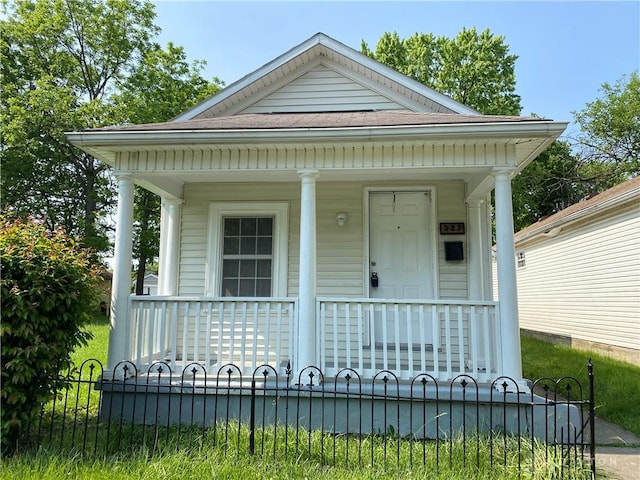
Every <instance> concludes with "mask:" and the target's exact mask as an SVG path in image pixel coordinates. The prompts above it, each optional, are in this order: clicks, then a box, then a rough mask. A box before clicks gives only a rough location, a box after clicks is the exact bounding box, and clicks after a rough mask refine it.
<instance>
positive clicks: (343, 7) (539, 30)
mask: <svg viewBox="0 0 640 480" xmlns="http://www.w3.org/2000/svg"><path fill="white" fill-rule="evenodd" d="M155 3H156V11H157V18H156V24H157V25H158V26H160V27H161V28H162V33H161V35H160V39H159V40H160V42H161V43H163V44H164V43H166V42H168V41H172V42H174V43H175V44H178V45H182V46H183V47H185V50H186V52H187V54H188V55H189V58H190V59H192V60H194V59H201V60H206V61H207V69H206V71H205V74H206V76H207V77H213V76H217V77H218V78H220V79H221V80H223V81H224V82H225V83H226V84H227V85H229V84H231V83H233V82H235V81H236V80H238V79H240V78H242V77H243V76H244V75H246V74H248V73H250V72H252V71H253V70H255V69H257V68H259V67H261V66H262V65H264V64H265V63H267V62H269V61H270V60H272V59H273V58H275V57H277V56H278V55H280V54H282V53H284V52H285V51H287V50H289V49H290V48H291V47H293V46H295V45H297V44H299V43H301V42H302V41H304V40H306V39H307V38H309V37H311V36H312V35H314V34H315V33H317V32H323V33H326V34H327V35H330V36H332V37H333V38H335V39H336V40H338V41H340V42H342V43H344V44H346V45H348V46H350V47H352V48H354V49H356V50H359V49H360V42H361V40H363V39H364V40H365V41H367V42H368V44H369V46H370V47H371V48H375V44H376V42H377V40H378V39H379V38H380V36H381V35H382V34H383V33H384V32H386V31H396V32H397V33H398V35H400V37H402V38H404V37H408V36H410V35H412V34H413V33H415V32H424V33H429V32H431V33H433V34H435V35H445V36H448V37H454V36H455V35H457V34H458V32H460V30H462V28H463V27H466V28H471V27H476V28H477V29H478V30H483V29H485V28H489V30H490V31H491V32H492V33H493V34H495V35H503V36H504V37H505V42H506V43H507V44H508V45H509V47H510V53H513V54H516V55H518V57H519V58H518V60H517V62H516V79H517V93H518V94H519V95H520V96H521V97H522V106H523V110H522V113H523V114H525V115H528V114H530V113H536V114H538V115H541V116H544V117H547V118H552V119H554V120H566V121H570V120H572V118H573V116H572V113H571V112H572V111H576V110H581V109H583V108H584V107H585V105H586V103H587V102H590V101H593V100H595V99H596V98H598V96H600V93H599V91H598V90H599V88H600V86H601V84H602V83H603V82H609V83H614V82H615V81H616V80H618V79H619V78H620V77H621V76H622V75H624V74H628V73H631V72H632V71H634V70H637V69H638V68H640V2H638V1H625V2H593V1H588V2H584V1H583V2H568V1H555V2H552V1H535V2H526V1H509V2H507V1H499V2H483V1H474V2H460V1H448V2H445V1H424V0H423V1H410V2H401V1H384V2H383V1H368V2H365V1H359V2H338V1H322V2H307V1H289V2H270V1H263V2H244V1H233V2H223V1H177V0H174V1H166V0H157V1H155Z"/></svg>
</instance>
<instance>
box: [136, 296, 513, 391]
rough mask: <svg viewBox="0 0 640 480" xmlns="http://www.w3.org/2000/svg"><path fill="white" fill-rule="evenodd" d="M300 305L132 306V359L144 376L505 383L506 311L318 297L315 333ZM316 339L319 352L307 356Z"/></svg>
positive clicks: (154, 302) (152, 302) (292, 301)
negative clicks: (197, 369) (185, 372)
mask: <svg viewBox="0 0 640 480" xmlns="http://www.w3.org/2000/svg"><path fill="white" fill-rule="evenodd" d="M298 305H299V302H298V299H297V298H229V297H198V298H185V297H174V296H157V297H149V296H132V297H130V300H129V310H130V318H131V322H130V331H129V334H128V335H127V336H126V345H125V351H124V352H123V353H124V358H129V359H131V361H132V362H133V363H134V364H135V366H136V368H137V369H138V371H139V372H146V371H147V369H148V368H149V367H150V366H151V365H153V364H154V363H155V362H166V363H167V364H168V365H169V366H170V367H171V369H172V370H173V371H178V370H181V369H182V368H184V367H185V366H186V365H189V364H191V363H198V364H201V365H202V366H203V367H205V369H207V370H209V371H215V370H217V369H218V368H220V367H222V366H223V365H226V364H233V365H235V366H236V367H237V368H238V369H239V370H240V373H241V374H242V375H245V376H250V375H252V374H253V372H254V371H255V369H256V368H257V367H259V366H260V365H270V366H271V367H273V368H275V369H277V370H278V372H279V373H280V374H284V372H285V370H286V369H287V367H290V368H292V369H293V371H294V372H299V371H300V370H301V369H303V368H305V367H307V366H314V367H317V368H319V369H320V370H321V371H322V372H324V374H325V375H326V376H328V377H335V376H336V375H337V374H338V372H339V371H340V370H342V369H344V368H350V369H353V370H354V371H355V372H357V373H358V374H359V375H361V376H362V377H363V378H372V377H373V376H374V375H375V374H376V373H377V372H379V371H381V370H387V371H389V372H391V373H393V374H394V375H396V376H397V377H398V378H399V379H403V380H409V379H411V378H414V377H416V376H417V375H418V374H429V375H431V376H433V378H435V379H437V380H438V381H450V380H451V379H452V378H454V377H456V376H458V375H462V374H468V375H471V376H473V377H474V378H475V379H477V380H478V381H479V382H481V383H490V382H492V381H493V380H494V379H496V378H498V377H500V376H501V375H503V374H504V372H503V368H502V365H503V359H502V357H501V355H500V354H499V352H500V351H502V348H501V347H502V342H503V336H502V334H501V324H500V315H499V313H498V303H497V302H490V301H455V302H453V301H446V300H398V299H395V300H392V299H371V298H339V297H318V298H316V301H315V312H316V314H315V316H314V317H313V318H312V319H311V322H312V323H313V325H312V328H307V326H308V325H307V322H308V319H306V318H300V317H299V315H300V311H299V308H298ZM309 331H315V332H316V335H315V336H314V337H313V338H312V339H311V340H312V341H313V345H314V351H312V352H309V351H304V352H303V351H301V349H302V348H305V347H304V346H301V345H306V344H308V338H306V337H307V336H308V335H309V334H310V332H309Z"/></svg>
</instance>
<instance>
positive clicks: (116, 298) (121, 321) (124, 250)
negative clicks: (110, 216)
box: [107, 175, 133, 369]
mask: <svg viewBox="0 0 640 480" xmlns="http://www.w3.org/2000/svg"><path fill="white" fill-rule="evenodd" d="M117 179H118V210H117V214H116V237H115V248H114V265H113V280H112V284H111V323H110V326H109V352H108V359H107V360H108V362H107V363H108V368H111V369H113V368H114V367H115V366H116V364H117V363H118V362H120V361H121V360H129V359H128V358H126V357H127V355H128V348H127V345H128V342H129V338H128V337H129V335H128V329H129V325H130V322H131V319H130V318H129V295H130V294H131V255H132V247H133V242H132V238H133V236H132V229H133V180H132V179H131V178H130V177H129V176H127V175H118V176H117Z"/></svg>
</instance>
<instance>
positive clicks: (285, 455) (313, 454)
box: [0, 427, 589, 480]
mask: <svg viewBox="0 0 640 480" xmlns="http://www.w3.org/2000/svg"><path fill="white" fill-rule="evenodd" d="M236 428H237V427H233V429H234V430H235V429H236ZM239 432H240V434H238V437H237V438H239V439H240V441H238V442H236V441H235V440H230V441H228V442H226V441H225V440H224V438H223V436H222V432H221V430H218V434H217V437H216V433H215V432H214V433H212V432H211V431H210V430H209V431H207V433H205V434H204V436H198V433H196V434H195V440H194V439H193V438H192V437H191V432H190V433H186V434H185V432H184V431H183V437H180V434H178V436H177V437H175V438H172V439H170V440H168V441H166V442H164V443H162V442H161V445H160V446H158V447H157V450H156V451H155V452H153V453H154V454H153V455H150V453H151V450H146V451H145V450H142V449H135V450H134V451H133V452H132V453H129V454H125V455H108V456H107V455H104V456H98V457H96V458H94V459H89V458H83V457H82V456H80V455H73V454H71V455H69V454H60V453H57V452H46V451H40V452H38V453H36V454H22V455H20V456H16V457H11V458H7V459H5V460H4V462H3V469H2V471H0V479H2V480H4V479H6V480H13V479H16V480H17V479H22V478H39V479H42V480H59V479H60V478H82V479H105V480H107V479H108V480H121V479H122V480H133V479H158V478H161V479H180V480H185V479H200V478H225V479H242V480H246V479H254V478H260V479H262V478H278V479H281V478H296V479H297V478H300V479H302V478H314V479H319V480H322V479H328V480H341V479H354V478H365V479H397V478H408V479H410V478H424V479H436V478H438V479H444V478H446V479H450V480H462V479H469V478H473V479H487V480H488V479H492V480H493V479H495V480H507V479H512V478H522V479H540V480H543V479H551V478H558V477H559V476H563V477H567V478H574V479H576V480H582V479H587V478H589V474H588V472H586V471H585V470H584V468H583V467H582V466H580V465H579V464H576V463H572V465H571V466H569V467H568V466H567V465H566V464H565V465H564V466H563V465H561V464H560V458H559V457H558V456H555V455H554V452H553V449H551V448H549V449H545V447H543V446H542V445H538V444H536V445H531V443H530V442H527V441H521V443H520V447H521V450H520V453H518V450H517V446H518V444H517V439H515V438H508V441H507V442H506V446H507V449H506V451H507V453H506V456H505V450H504V449H503V448H502V444H501V441H498V442H495V443H493V444H492V445H490V444H489V443H488V440H487V438H485V437H473V439H471V438H467V443H466V445H465V444H464V443H463V442H462V441H460V440H456V441H453V442H451V443H448V442H443V443H440V444H439V446H438V445H436V444H435V443H434V442H429V443H426V444H422V443H419V442H409V441H406V440H398V439H388V440H387V441H386V442H384V443H383V442H382V440H381V438H379V437H365V438H364V439H363V440H362V458H361V459H359V451H358V447H357V445H356V442H355V440H351V444H350V446H349V448H347V443H346V442H347V441H346V438H345V437H338V436H330V435H321V434H320V433H318V432H312V433H309V434H308V435H309V437H308V439H309V442H308V444H307V433H302V434H301V435H302V436H303V437H304V439H305V441H304V442H301V443H300V444H298V447H299V450H298V448H296V446H295V445H296V444H295V439H294V436H293V435H291V432H290V436H289V442H288V444H287V442H285V440H284V434H283V427H279V430H278V432H277V433H276V436H277V441H275V437H274V435H272V434H273V431H272V430H271V431H270V432H267V437H270V438H267V439H266V440H265V443H266V445H265V449H264V453H263V454H259V453H257V454H256V455H255V456H252V455H249V454H248V450H247V438H248V435H247V428H246V427H241V428H240V430H239ZM173 433H175V431H174V432H173ZM187 435H188V436H189V438H190V440H189V441H186V437H187ZM159 437H160V438H162V437H164V435H163V434H161V435H159ZM233 437H234V438H235V435H233ZM180 438H182V439H183V440H185V441H182V442H181V441H180ZM476 440H477V441H478V443H477V445H478V452H479V454H478V458H479V460H478V461H477V459H476ZM225 442H226V443H225ZM147 445H149V444H147ZM176 445H180V447H177V446H176ZM285 445H288V447H285ZM308 445H309V446H308ZM423 445H424V447H425V451H424V458H425V462H424V464H423V457H422V455H423V450H422V448H423ZM214 446H215V448H212V447H214ZM532 447H534V452H535V453H534V454H532V453H531V452H532ZM150 448H151V447H150ZM334 448H335V461H334V456H333V455H334ZM411 449H412V451H411ZM436 449H438V450H437V451H436ZM450 449H451V450H450ZM491 449H492V450H491ZM256 452H260V447H259V446H258V445H257V448H256ZM557 453H559V452H557ZM412 454H413V456H412V457H410V455H412ZM437 455H439V457H438V458H439V461H438V462H437V463H436V457H437ZM518 455H521V456H522V463H521V465H522V467H521V469H520V471H518V466H517V465H518V462H517V456H518ZM532 455H533V456H532ZM371 458H373V460H371ZM410 458H412V459H413V461H412V462H411V461H410ZM505 458H507V463H506V465H505V464H504V459H505ZM532 458H533V463H534V467H535V468H534V469H533V470H532V468H531V459H532ZM565 460H566V459H565Z"/></svg>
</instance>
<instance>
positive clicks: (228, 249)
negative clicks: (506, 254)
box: [223, 237, 240, 255]
mask: <svg viewBox="0 0 640 480" xmlns="http://www.w3.org/2000/svg"><path fill="white" fill-rule="evenodd" d="M238 253H240V239H239V238H238V237H225V239H224V249H223V254H224V255H237V254H238Z"/></svg>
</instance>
